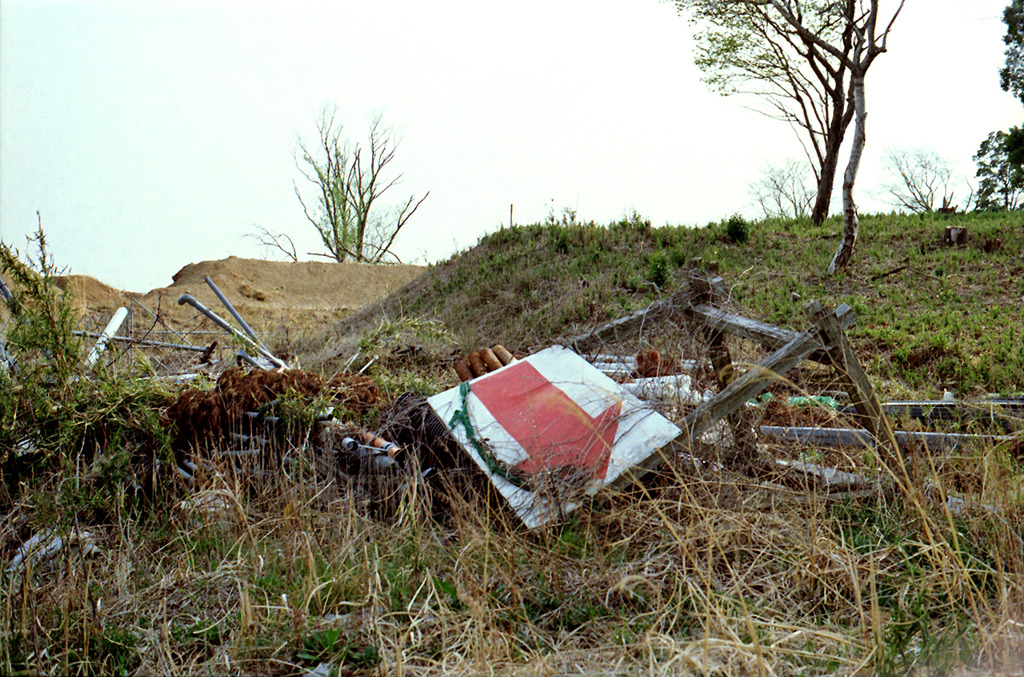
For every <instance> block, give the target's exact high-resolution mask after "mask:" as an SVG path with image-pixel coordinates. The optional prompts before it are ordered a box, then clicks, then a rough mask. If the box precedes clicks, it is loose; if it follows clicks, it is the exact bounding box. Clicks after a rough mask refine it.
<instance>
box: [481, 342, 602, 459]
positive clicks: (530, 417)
mask: <svg viewBox="0 0 1024 677" xmlns="http://www.w3.org/2000/svg"><path fill="white" fill-rule="evenodd" d="M472 393H473V394H474V395H476V396H477V398H479V399H480V401H481V402H482V403H483V405H484V406H485V407H487V411H489V412H490V413H491V416H493V417H494V418H495V420H497V422H498V424H499V425H501V427H502V428H504V429H505V430H506V431H507V432H508V434H509V435H511V436H512V438H513V439H515V440H516V442H518V443H519V444H520V445H521V446H522V447H523V449H525V450H526V453H527V454H529V458H528V459H526V460H525V461H523V462H522V463H520V464H519V465H517V466H516V469H518V470H522V471H524V472H537V471H539V470H551V469H555V468H563V467H577V468H581V469H583V470H585V471H588V472H589V473H590V476H591V477H599V478H601V479H604V478H605V476H606V475H607V474H608V459H609V457H610V456H611V454H612V444H614V442H615V433H616V431H617V430H618V428H619V415H620V413H621V412H622V403H621V402H616V403H615V404H614V405H612V406H611V407H609V408H608V409H607V410H605V411H604V412H603V413H602V414H600V415H599V416H598V417H597V418H591V417H590V415H589V414H588V413H587V412H585V411H584V410H583V408H582V407H580V405H579V404H577V403H576V402H575V401H573V399H572V398H571V397H569V396H568V395H566V394H565V392H564V391H563V390H561V389H560V388H558V387H557V386H555V385H554V384H553V383H551V381H549V380H547V379H546V378H545V377H544V376H543V375H542V374H541V373H540V372H539V371H537V369H536V368H534V366H533V365H531V364H530V363H529V362H525V361H524V362H518V363H516V364H513V365H511V366H508V367H505V368H504V369H502V370H501V371H499V372H497V373H495V374H493V375H492V376H488V377H487V378H485V379H481V380H479V381H476V382H474V383H473V384H472Z"/></svg>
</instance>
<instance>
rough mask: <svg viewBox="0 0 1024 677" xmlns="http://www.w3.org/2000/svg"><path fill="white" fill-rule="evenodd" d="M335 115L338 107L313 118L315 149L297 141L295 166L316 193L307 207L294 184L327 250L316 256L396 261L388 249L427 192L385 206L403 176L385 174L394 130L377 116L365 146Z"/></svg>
mask: <svg viewBox="0 0 1024 677" xmlns="http://www.w3.org/2000/svg"><path fill="white" fill-rule="evenodd" d="M336 115H337V110H336V109H331V110H327V109H326V108H325V109H324V111H323V112H322V113H321V115H320V118H319V119H318V120H317V133H318V135H317V145H316V146H315V147H310V146H309V145H307V144H306V143H304V142H302V141H301V140H300V141H299V143H298V149H297V150H296V153H295V164H296V166H297V167H298V168H299V171H300V172H302V175H303V176H304V177H305V179H306V180H307V181H308V182H309V183H310V184H312V185H313V186H315V190H316V201H315V202H314V203H312V207H310V205H308V204H307V202H306V200H305V199H304V198H303V196H302V193H301V191H300V190H299V187H298V185H297V184H296V185H295V195H296V196H297V197H298V198H299V202H300V203H301V204H302V209H303V212H304V213H305V215H306V219H307V220H308V221H309V222H310V223H311V224H312V225H313V227H314V228H316V230H317V232H318V233H319V234H320V239H321V240H322V242H323V244H324V247H326V249H327V252H328V253H327V254H319V256H327V257H329V258H333V259H335V260H336V261H339V262H340V261H345V260H347V259H350V258H351V259H352V260H355V261H360V262H365V263H381V262H383V261H384V258H385V257H386V256H390V257H392V258H394V259H395V260H396V261H397V260H398V257H397V256H395V254H394V252H392V251H391V245H392V244H393V243H394V241H395V238H396V237H397V236H398V233H399V231H401V230H402V228H404V227H405V225H406V223H408V221H409V219H410V218H412V215H413V214H415V213H416V210H417V209H419V206H420V205H421V204H423V201H424V200H425V199H427V195H429V194H430V193H429V192H428V193H426V194H424V195H423V197H421V198H419V199H418V200H417V199H416V197H415V196H414V195H411V196H409V198H408V199H407V200H405V201H404V202H401V203H398V204H390V205H388V204H385V203H384V201H383V199H382V198H383V197H384V196H385V194H386V193H388V191H389V190H390V189H391V188H393V187H394V186H395V185H396V184H397V183H398V182H399V181H401V179H402V174H397V175H395V176H392V177H388V176H387V172H388V170H389V165H390V164H391V163H392V161H393V160H394V158H395V150H396V149H397V148H398V140H397V138H396V137H395V134H394V131H393V130H392V129H391V128H390V127H387V126H385V125H384V123H383V121H382V119H381V116H380V115H377V116H375V117H373V118H372V119H371V120H370V125H369V127H370V128H369V146H368V147H363V146H360V145H359V144H358V143H355V144H353V143H350V142H349V141H347V140H345V139H344V138H343V137H342V127H341V125H340V124H337V125H336V124H335V117H336Z"/></svg>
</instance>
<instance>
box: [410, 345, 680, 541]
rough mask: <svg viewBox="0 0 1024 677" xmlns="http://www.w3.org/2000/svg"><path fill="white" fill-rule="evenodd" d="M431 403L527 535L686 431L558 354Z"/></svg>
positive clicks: (568, 354) (551, 351) (579, 361)
mask: <svg viewBox="0 0 1024 677" xmlns="http://www.w3.org/2000/svg"><path fill="white" fill-rule="evenodd" d="M427 401H428V402H429V403H430V406H431V407H432V408H433V409H434V411H435V412H436V413H437V415H438V416H440V417H441V420H443V421H444V422H445V423H447V424H448V428H449V429H450V430H451V432H452V435H454V437H455V439H456V440H458V442H459V443H460V444H461V445H462V448H463V449H464V450H465V451H466V453H467V454H469V455H470V457H471V458H472V459H473V460H474V462H476V464H477V465H478V466H480V468H481V469H482V470H483V471H484V472H485V473H487V475H488V476H489V477H490V479H491V481H492V482H493V483H494V485H495V487H496V488H497V489H498V491H499V492H501V494H502V495H503V496H504V497H505V498H506V499H507V500H508V502H509V505H511V507H512V509H513V510H515V512H516V514H517V515H519V517H520V518H522V520H523V522H524V523H525V524H526V525H527V526H528V527H530V528H533V527H536V526H540V525H542V524H544V523H546V522H548V521H550V520H552V519H557V518H559V517H560V516H562V515H565V514H566V513H568V512H570V511H571V510H573V509H574V508H575V507H576V505H575V503H574V502H573V501H572V500H571V499H569V498H565V495H567V494H572V495H577V496H578V495H580V492H582V493H585V494H593V493H595V492H597V491H598V490H600V489H601V488H602V487H604V486H607V485H608V484H611V483H612V482H614V481H615V480H616V479H617V478H618V477H619V476H620V475H622V474H623V473H624V472H626V470H628V469H629V468H630V467H631V466H633V465H636V464H637V463H640V462H641V461H643V460H646V459H647V458H648V457H650V456H651V454H653V453H654V452H655V450H657V449H658V448H659V447H662V446H664V445H665V444H667V443H668V442H670V441H671V440H673V439H674V438H675V437H676V436H677V435H679V434H680V432H682V431H681V430H680V429H679V428H678V427H676V426H675V425H674V424H672V423H671V422H670V421H668V420H667V419H666V418H665V417H663V416H661V415H660V414H658V413H657V412H655V411H654V410H652V409H651V408H650V407H649V406H647V405H646V404H645V403H643V402H641V401H640V400H639V399H638V398H637V397H635V396H634V395H631V394H630V393H629V392H627V391H626V390H625V389H624V388H623V387H622V386H621V385H619V384H618V383H616V382H615V381H613V380H612V379H610V378H608V377H607V376H605V375H604V374H603V373H601V372H600V371H598V370H597V369H596V368H595V367H593V366H592V365H591V364H590V363H588V362H587V361H586V360H584V359H583V358H582V357H580V356H579V355H577V354H576V353H574V352H572V351H571V350H568V349H566V348H561V347H553V348H548V349H546V350H543V351H541V352H539V353H537V354H535V355H531V356H530V357H528V358H526V359H524V360H519V361H517V362H513V363H511V364H509V365H507V366H505V367H502V368H501V369H498V370H497V371H493V372H491V373H489V374H486V375H484V376H481V377H479V378H476V379H473V380H472V381H469V382H467V383H463V384H462V385H460V386H459V387H456V388H452V389H451V390H446V391H445V392H443V393H440V394H438V395H435V396H433V397H431V398H429V399H428V400H427ZM563 489H567V490H569V489H571V491H563Z"/></svg>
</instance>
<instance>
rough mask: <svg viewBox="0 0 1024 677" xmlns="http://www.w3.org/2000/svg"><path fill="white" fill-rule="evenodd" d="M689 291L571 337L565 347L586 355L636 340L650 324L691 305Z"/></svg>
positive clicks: (683, 291)
mask: <svg viewBox="0 0 1024 677" xmlns="http://www.w3.org/2000/svg"><path fill="white" fill-rule="evenodd" d="M690 300H691V294H690V292H689V290H680V291H679V292H676V293H675V294H673V295H672V296H670V297H668V298H666V299H662V300H661V301H655V302H654V303H652V304H651V305H649V306H647V307H646V308H644V309H643V310H638V311H636V312H635V313H631V314H629V315H625V316H623V317H620V318H617V319H615V320H612V321H611V322H609V323H608V324H606V325H604V326H602V327H599V328H597V329H595V330H594V331H591V332H587V333H585V334H579V335H577V336H573V337H570V338H569V339H567V340H566V341H565V345H567V346H568V347H570V348H572V349H573V350H575V351H576V352H578V353H580V354H581V355H582V354H586V353H588V352H590V351H592V350H595V349H596V348H599V347H601V346H602V345H605V344H608V343H617V342H619V341H626V340H629V339H633V338H636V336H637V335H638V334H640V333H641V332H642V331H643V329H644V327H645V326H646V325H648V324H653V323H656V322H660V321H663V320H665V319H667V318H668V317H670V316H671V315H672V314H673V313H675V312H678V311H679V310H680V309H681V308H684V307H686V306H688V305H689V304H690Z"/></svg>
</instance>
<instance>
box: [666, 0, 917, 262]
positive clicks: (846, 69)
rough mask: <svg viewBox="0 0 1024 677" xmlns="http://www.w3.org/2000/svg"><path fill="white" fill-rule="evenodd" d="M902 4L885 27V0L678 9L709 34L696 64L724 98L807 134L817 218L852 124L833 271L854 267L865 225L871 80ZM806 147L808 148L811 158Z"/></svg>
mask: <svg viewBox="0 0 1024 677" xmlns="http://www.w3.org/2000/svg"><path fill="white" fill-rule="evenodd" d="M904 1H905V0H900V1H899V2H898V4H897V3H896V2H895V0H894V1H893V4H896V7H895V9H894V10H893V11H892V14H891V15H889V20H888V22H887V23H885V24H884V25H883V26H881V27H879V19H880V10H879V0H819V1H816V2H810V1H808V0H674V2H675V5H676V8H677V9H679V10H680V11H690V12H692V14H691V16H692V17H693V20H694V21H696V22H697V23H699V24H700V25H701V26H702V27H704V28H706V30H705V31H704V32H702V33H698V36H697V39H698V55H697V59H696V63H697V65H698V66H699V67H700V68H701V69H702V70H703V71H704V73H705V79H706V80H707V81H708V82H709V83H711V84H712V86H717V88H718V89H719V90H720V91H722V92H723V93H727V94H733V93H744V92H745V93H751V94H755V95H758V96H760V97H762V98H763V99H764V100H765V101H766V102H767V103H768V104H769V112H774V114H775V116H776V117H780V118H781V119H783V120H786V121H787V122H789V123H790V124H792V125H793V126H794V127H796V128H797V129H798V131H800V132H801V137H802V138H803V139H804V140H805V141H806V142H807V144H806V145H805V150H806V151H807V155H808V158H809V159H811V160H812V163H813V164H814V166H815V167H816V175H817V179H818V192H817V198H816V200H815V205H814V210H813V212H812V218H813V219H814V220H815V222H817V223H820V222H821V221H823V220H824V218H825V217H826V216H827V214H828V205H829V200H830V199H831V192H832V184H833V182H834V179H835V172H836V168H837V165H838V160H839V147H840V146H841V145H842V142H843V138H844V136H845V134H846V130H847V128H848V127H849V125H850V123H851V122H854V138H853V144H852V148H851V150H850V158H849V162H848V163H847V166H846V172H845V173H844V176H843V214H844V227H843V238H842V240H841V242H840V244H839V248H838V249H837V251H836V254H835V256H834V257H833V259H832V263H831V264H830V265H829V272H835V271H836V270H837V269H839V268H843V267H845V266H846V265H847V263H849V260H850V256H851V255H852V254H853V248H854V245H855V244H856V241H857V231H858V228H859V225H860V221H859V219H858V217H857V207H856V204H855V203H854V201H853V186H854V182H855V180H856V176H857V171H858V169H859V167H860V160H861V157H862V155H863V152H864V143H865V140H866V128H865V120H866V118H867V104H866V102H865V94H864V78H865V75H866V74H867V71H868V69H869V68H870V66H871V64H872V63H874V60H875V59H876V58H877V57H878V55H879V54H882V53H883V52H885V51H886V43H887V39H888V36H889V33H890V31H891V30H892V27H893V24H894V23H895V21H896V18H897V17H898V16H899V14H900V12H901V11H902V9H903V4H904ZM808 146H809V149H808Z"/></svg>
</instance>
